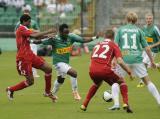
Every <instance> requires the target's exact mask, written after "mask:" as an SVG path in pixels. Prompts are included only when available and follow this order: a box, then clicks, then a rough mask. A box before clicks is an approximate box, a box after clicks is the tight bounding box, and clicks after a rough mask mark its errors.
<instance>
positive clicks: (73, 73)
mask: <svg viewBox="0 0 160 119" xmlns="http://www.w3.org/2000/svg"><path fill="white" fill-rule="evenodd" d="M67 74H68V75H70V81H71V85H72V92H73V96H74V99H75V100H80V99H81V96H80V95H79V93H78V83H77V72H76V70H74V69H73V68H70V69H69V70H68V71H67Z"/></svg>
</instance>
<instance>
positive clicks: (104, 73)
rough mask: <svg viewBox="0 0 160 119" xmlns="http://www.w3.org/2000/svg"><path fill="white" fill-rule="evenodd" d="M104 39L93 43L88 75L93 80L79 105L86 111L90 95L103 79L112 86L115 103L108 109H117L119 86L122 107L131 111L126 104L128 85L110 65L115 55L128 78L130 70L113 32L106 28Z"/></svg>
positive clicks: (92, 94)
mask: <svg viewBox="0 0 160 119" xmlns="http://www.w3.org/2000/svg"><path fill="white" fill-rule="evenodd" d="M105 38H106V39H105V40H104V41H102V42H100V43H98V44H97V45H95V47H94V48H93V52H92V55H91V64H90V71H89V75H90V77H91V79H92V81H93V85H92V86H91V87H90V89H89V91H88V93H87V95H86V98H85V100H84V101H83V104H82V105H81V107H80V108H81V110H83V111H86V110H87V107H88V104H89V102H90V100H91V99H92V97H93V96H94V95H95V93H96V92H97V90H98V88H99V87H100V85H101V84H102V82H103V81H105V82H107V83H108V84H109V85H110V86H112V85H113V86H112V87H113V89H114V91H112V95H113V100H114V103H115V105H114V106H113V107H111V108H109V109H110V110H119V109H120V107H119V99H118V95H119V91H118V90H119V89H117V87H118V88H119V86H120V91H121V94H122V97H123V103H124V105H123V108H124V109H125V110H126V112H128V113H132V110H131V109H130V107H129V104H128V87H127V85H126V83H125V81H124V79H123V78H120V77H119V76H118V75H117V74H116V73H115V72H114V71H113V70H112V67H111V62H112V60H113V58H114V57H115V58H116V59H117V62H118V64H119V65H120V66H121V67H122V68H123V69H124V70H125V71H126V72H127V73H128V74H129V76H130V78H133V76H132V73H131V70H130V69H129V68H128V67H127V65H126V64H125V63H124V61H123V59H122V55H121V52H120V49H119V47H118V46H117V45H116V44H115V43H114V41H113V40H114V32H113V30H110V29H108V30H107V31H106V33H105Z"/></svg>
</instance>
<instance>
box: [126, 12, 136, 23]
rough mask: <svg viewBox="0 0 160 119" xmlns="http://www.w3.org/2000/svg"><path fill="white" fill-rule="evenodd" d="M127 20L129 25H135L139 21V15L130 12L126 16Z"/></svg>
mask: <svg viewBox="0 0 160 119" xmlns="http://www.w3.org/2000/svg"><path fill="white" fill-rule="evenodd" d="M126 20H127V22H129V23H133V24H135V23H136V22H137V20H138V15H137V14H136V13H135V12H128V13H127V15H126Z"/></svg>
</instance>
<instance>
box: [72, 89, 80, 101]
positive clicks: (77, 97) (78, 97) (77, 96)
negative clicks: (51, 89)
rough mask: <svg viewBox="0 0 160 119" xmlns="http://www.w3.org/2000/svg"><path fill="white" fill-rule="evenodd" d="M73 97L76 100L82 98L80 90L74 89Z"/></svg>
mask: <svg viewBox="0 0 160 119" xmlns="http://www.w3.org/2000/svg"><path fill="white" fill-rule="evenodd" d="M73 97H74V99H75V100H77V101H79V100H81V96H80V95H79V93H78V91H73Z"/></svg>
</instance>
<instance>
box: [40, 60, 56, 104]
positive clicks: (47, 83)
mask: <svg viewBox="0 0 160 119" xmlns="http://www.w3.org/2000/svg"><path fill="white" fill-rule="evenodd" d="M40 69H41V70H42V71H44V72H45V93H44V96H46V97H49V98H51V99H52V101H53V102H56V100H57V97H56V96H54V95H52V93H51V78H52V68H51V67H50V65H49V64H48V63H46V62H45V63H44V64H43V65H42V66H41V68H40Z"/></svg>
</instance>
